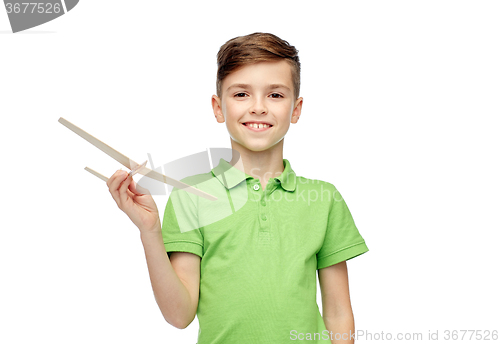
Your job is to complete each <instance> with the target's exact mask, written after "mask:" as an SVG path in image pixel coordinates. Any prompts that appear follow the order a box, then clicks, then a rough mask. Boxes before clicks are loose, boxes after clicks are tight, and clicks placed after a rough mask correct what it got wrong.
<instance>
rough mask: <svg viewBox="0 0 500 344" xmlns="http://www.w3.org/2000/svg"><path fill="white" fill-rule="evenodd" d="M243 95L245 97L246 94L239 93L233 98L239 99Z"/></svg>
mask: <svg viewBox="0 0 500 344" xmlns="http://www.w3.org/2000/svg"><path fill="white" fill-rule="evenodd" d="M245 95H246V93H243V92H240V93H236V94H235V95H234V96H235V97H239V98H241V97H244V96H245Z"/></svg>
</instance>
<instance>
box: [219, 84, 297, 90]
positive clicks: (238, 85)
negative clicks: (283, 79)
mask: <svg viewBox="0 0 500 344" xmlns="http://www.w3.org/2000/svg"><path fill="white" fill-rule="evenodd" d="M237 87H241V88H252V87H251V86H250V85H248V84H233V85H231V86H229V87H228V88H227V89H226V91H229V89H230V88H237ZM267 88H269V89H275V88H284V89H287V90H288V91H291V90H290V88H289V87H288V86H286V85H283V84H270V85H267Z"/></svg>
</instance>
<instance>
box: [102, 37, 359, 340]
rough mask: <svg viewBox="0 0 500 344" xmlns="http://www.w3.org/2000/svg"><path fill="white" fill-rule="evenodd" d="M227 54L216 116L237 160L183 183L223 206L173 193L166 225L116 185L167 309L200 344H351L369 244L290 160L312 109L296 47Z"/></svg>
mask: <svg viewBox="0 0 500 344" xmlns="http://www.w3.org/2000/svg"><path fill="white" fill-rule="evenodd" d="M217 58H218V72H217V95H214V96H212V108H213V111H214V114H215V117H216V120H217V122H219V123H226V126H227V129H228V131H229V135H230V140H231V147H232V149H233V157H232V159H231V162H227V161H225V160H224V159H220V161H219V165H218V166H216V167H215V168H213V169H212V170H211V171H210V172H208V173H204V174H199V175H195V176H190V177H187V178H184V179H183V181H184V182H186V183H188V184H190V185H193V186H195V187H197V188H199V189H202V190H203V191H206V192H208V193H210V194H212V195H214V196H216V197H217V198H218V200H217V201H208V200H205V199H203V198H201V197H197V196H195V195H192V194H190V193H187V192H185V191H183V190H179V189H177V188H174V189H173V191H172V193H171V194H170V197H169V199H168V202H167V206H166V208H165V213H164V219H163V226H162V225H161V223H160V219H159V215H158V210H157V208H156V205H155V203H154V201H153V200H152V198H151V195H150V194H140V193H139V192H138V191H137V186H136V183H135V182H134V181H133V180H132V178H131V177H128V176H127V175H126V173H125V172H124V171H122V172H120V171H117V172H116V173H115V174H114V175H113V176H112V177H111V178H110V179H109V180H108V182H107V184H108V187H109V190H110V192H111V194H112V195H113V198H114V199H115V201H116V202H117V204H118V207H119V208H120V209H122V210H123V211H124V212H125V213H126V214H127V215H128V216H129V217H130V218H131V220H132V221H133V222H134V223H135V224H136V225H137V226H138V227H139V229H140V232H141V240H142V243H143V245H144V249H145V253H146V259H147V264H148V269H149V273H150V278H151V283H152V286H153V291H154V295H155V298H156V301H157V303H158V306H159V307H160V309H161V311H162V314H163V316H164V318H165V320H166V321H167V322H169V323H170V324H172V325H173V326H175V327H177V328H180V329H182V328H186V327H187V326H188V325H189V324H190V323H191V322H192V321H193V319H194V318H195V315H198V320H199V325H200V331H199V334H198V342H197V344H216V343H224V344H226V343H228V344H232V343H252V344H255V343H258V344H265V343H269V344H279V343H289V342H296V341H297V340H306V341H307V342H308V343H353V342H354V339H353V337H352V336H351V334H353V333H354V318H353V314H352V310H351V304H350V299H349V288H348V279H347V267H346V260H348V259H351V258H354V257H356V256H358V255H360V254H363V253H365V252H367V251H368V248H367V246H366V244H365V241H364V240H363V238H362V237H361V235H360V234H359V232H358V230H357V228H356V226H355V224H354V221H353V219H352V216H351V213H350V211H349V209H348V208H347V205H346V203H345V201H344V200H343V199H342V197H341V195H340V193H339V192H338V190H337V189H336V188H335V186H333V184H330V183H328V182H324V181H320V180H311V179H307V178H304V177H299V176H296V175H295V173H294V172H293V170H292V167H291V164H290V162H289V161H288V160H287V159H283V143H284V136H285V134H286V133H287V131H288V129H289V126H290V123H297V121H298V119H299V117H300V114H301V108H302V102H303V99H302V98H299V97H298V95H299V86H300V63H299V58H298V56H297V50H296V49H295V48H294V47H293V46H290V45H289V44H288V42H286V41H283V40H281V39H280V38H278V37H276V36H275V35H272V34H266V33H254V34H250V35H247V36H242V37H236V38H234V39H231V40H229V41H228V42H226V43H225V44H224V45H223V46H222V47H221V49H220V51H219V53H218V56H217ZM145 192H147V191H145ZM165 252H167V254H165ZM316 270H318V278H319V281H320V286H321V293H322V300H323V317H322V316H321V314H320V312H319V307H318V305H317V303H316Z"/></svg>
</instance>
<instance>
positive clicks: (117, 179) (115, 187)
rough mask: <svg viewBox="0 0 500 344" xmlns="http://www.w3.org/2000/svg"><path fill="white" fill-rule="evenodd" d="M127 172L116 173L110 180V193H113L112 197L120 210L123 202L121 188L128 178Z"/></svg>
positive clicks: (119, 171)
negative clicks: (126, 177)
mask: <svg viewBox="0 0 500 344" xmlns="http://www.w3.org/2000/svg"><path fill="white" fill-rule="evenodd" d="M126 174H127V173H126V172H125V171H122V170H118V171H116V172H115V173H114V174H113V175H112V176H111V178H110V181H109V182H110V183H109V184H110V186H109V192H110V193H111V196H112V197H113V199H114V200H115V202H116V204H117V205H118V208H120V209H121V207H122V202H121V200H120V191H119V186H120V184H121V183H122V182H123V180H124V179H125V176H126Z"/></svg>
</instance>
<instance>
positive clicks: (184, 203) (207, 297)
mask: <svg viewBox="0 0 500 344" xmlns="http://www.w3.org/2000/svg"><path fill="white" fill-rule="evenodd" d="M283 166H284V171H283V173H282V174H281V175H280V176H279V177H276V178H273V177H271V178H269V180H268V183H267V185H266V189H265V190H263V189H262V187H261V184H260V182H259V180H258V179H255V178H253V177H252V176H250V175H248V174H246V173H244V172H242V171H240V170H238V169H237V168H235V167H233V166H231V165H230V164H229V163H228V162H227V161H226V160H224V159H220V162H219V165H218V166H217V167H215V168H214V169H212V170H211V172H208V173H203V174H198V175H194V176H190V177H186V178H184V179H182V181H183V182H185V183H186V184H189V185H192V186H195V187H196V188H198V189H201V190H203V191H205V192H208V193H209V194H212V195H214V196H216V197H217V198H218V200H217V201H209V200H206V199H204V198H202V197H198V196H196V195H193V194H191V193H188V192H186V191H184V190H182V189H178V188H174V189H173V190H172V192H171V194H170V196H169V199H168V202H167V205H166V207H165V215H164V218H163V224H162V234H163V242H164V244H165V250H166V252H167V253H169V252H174V251H177V252H190V253H193V254H196V255H198V256H200V257H201V266H200V295H199V303H198V311H197V317H198V321H199V328H200V330H199V333H198V341H197V344H232V343H239V344H246V343H248V344H255V343H259V344H267V343H269V344H280V343H297V341H301V339H302V340H304V341H306V342H307V343H331V341H330V339H329V338H328V331H327V329H326V327H325V324H324V322H323V319H322V317H321V314H320V311H319V307H318V304H317V302H316V290H317V286H316V270H317V269H321V268H324V267H327V266H330V265H333V264H336V263H339V262H342V261H345V260H348V259H351V258H354V257H356V256H358V255H360V254H362V253H365V252H367V251H368V247H367V246H366V244H365V241H364V240H363V238H362V236H361V235H360V234H359V231H358V229H357V228H356V226H355V224H354V221H353V218H352V216H351V213H350V211H349V209H348V208H347V205H346V203H345V201H344V200H343V198H342V196H341V194H340V193H339V191H338V190H337V189H336V188H335V186H334V185H333V184H330V183H328V182H325V181H321V180H314V179H308V178H304V177H300V176H296V175H295V173H294V171H293V170H292V167H291V165H290V162H289V161H288V160H287V159H283ZM308 339H309V340H308ZM311 339H312V340H311ZM314 339H316V340H314Z"/></svg>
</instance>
